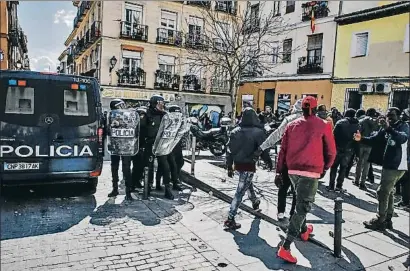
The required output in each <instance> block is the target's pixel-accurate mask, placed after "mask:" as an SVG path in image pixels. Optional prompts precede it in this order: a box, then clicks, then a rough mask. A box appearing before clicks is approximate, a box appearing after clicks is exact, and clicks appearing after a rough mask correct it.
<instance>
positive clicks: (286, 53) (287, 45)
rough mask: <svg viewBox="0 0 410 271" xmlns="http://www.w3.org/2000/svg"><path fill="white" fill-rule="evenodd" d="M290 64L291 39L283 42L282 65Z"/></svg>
mask: <svg viewBox="0 0 410 271" xmlns="http://www.w3.org/2000/svg"><path fill="white" fill-rule="evenodd" d="M290 62H292V39H286V40H284V41H283V63H290Z"/></svg>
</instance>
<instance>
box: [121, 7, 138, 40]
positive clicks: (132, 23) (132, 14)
mask: <svg viewBox="0 0 410 271" xmlns="http://www.w3.org/2000/svg"><path fill="white" fill-rule="evenodd" d="M124 19H125V23H124V29H123V31H124V32H125V33H126V35H128V36H131V35H132V34H133V33H134V31H136V30H137V27H136V25H140V24H142V6H139V5H133V4H129V3H126V4H125V18H124Z"/></svg>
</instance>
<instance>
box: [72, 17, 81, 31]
mask: <svg viewBox="0 0 410 271" xmlns="http://www.w3.org/2000/svg"><path fill="white" fill-rule="evenodd" d="M80 22H81V21H80V19H79V18H78V17H77V16H75V17H74V20H73V28H74V29H76V28H77V27H78V26H80Z"/></svg>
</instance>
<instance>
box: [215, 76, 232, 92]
mask: <svg viewBox="0 0 410 271" xmlns="http://www.w3.org/2000/svg"><path fill="white" fill-rule="evenodd" d="M211 93H219V94H229V93H230V92H229V80H227V79H217V78H212V79H211Z"/></svg>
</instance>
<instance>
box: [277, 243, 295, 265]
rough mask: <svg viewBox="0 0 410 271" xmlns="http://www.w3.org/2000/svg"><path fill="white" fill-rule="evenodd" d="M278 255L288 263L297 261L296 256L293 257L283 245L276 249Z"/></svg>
mask: <svg viewBox="0 0 410 271" xmlns="http://www.w3.org/2000/svg"><path fill="white" fill-rule="evenodd" d="M277 255H278V257H279V258H281V259H282V260H284V261H285V262H288V263H293V264H295V263H297V262H298V260H297V259H296V257H294V256H293V255H292V254H291V253H290V250H286V249H285V248H284V247H283V246H280V247H279V250H278V254H277Z"/></svg>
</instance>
